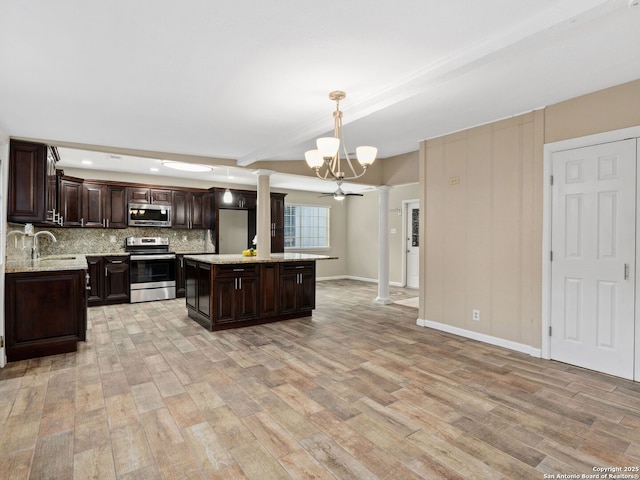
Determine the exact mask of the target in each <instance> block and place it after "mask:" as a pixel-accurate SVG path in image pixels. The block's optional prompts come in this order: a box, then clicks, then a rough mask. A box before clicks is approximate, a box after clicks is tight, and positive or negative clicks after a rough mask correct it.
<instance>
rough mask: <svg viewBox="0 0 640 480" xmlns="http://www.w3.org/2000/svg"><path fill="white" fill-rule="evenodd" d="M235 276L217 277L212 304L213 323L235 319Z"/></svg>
mask: <svg viewBox="0 0 640 480" xmlns="http://www.w3.org/2000/svg"><path fill="white" fill-rule="evenodd" d="M237 281H238V280H237V278H235V277H230V278H227V277H217V278H216V279H215V292H214V299H213V305H214V309H215V315H214V322H213V323H214V324H216V323H226V322H234V321H235V320H236V308H237V307H236V285H237Z"/></svg>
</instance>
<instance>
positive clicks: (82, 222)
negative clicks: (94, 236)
mask: <svg viewBox="0 0 640 480" xmlns="http://www.w3.org/2000/svg"><path fill="white" fill-rule="evenodd" d="M80 226H81V227H84V217H82V218H81V219H80Z"/></svg>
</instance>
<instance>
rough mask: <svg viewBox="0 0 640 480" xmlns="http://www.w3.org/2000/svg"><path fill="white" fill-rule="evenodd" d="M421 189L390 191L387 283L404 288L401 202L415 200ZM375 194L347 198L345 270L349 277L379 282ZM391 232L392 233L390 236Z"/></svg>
mask: <svg viewBox="0 0 640 480" xmlns="http://www.w3.org/2000/svg"><path fill="white" fill-rule="evenodd" d="M419 198H420V186H419V184H417V183H415V184H412V185H405V186H398V187H393V188H392V189H391V190H390V192H389V212H388V215H389V232H388V234H389V282H390V283H391V284H392V285H404V282H405V279H404V272H403V269H402V264H403V256H404V254H405V248H404V231H403V222H402V220H403V217H402V215H401V214H400V215H399V214H398V212H400V213H402V207H403V202H404V201H405V200H418V199H419ZM379 201H380V200H379V194H378V191H377V190H375V191H371V192H366V193H365V194H364V196H362V197H351V198H349V199H348V204H347V205H348V219H349V221H348V223H347V225H346V228H347V239H348V249H347V271H348V275H349V276H352V277H357V278H361V279H366V280H370V281H377V279H378V225H379V221H378V218H379ZM392 232H394V233H392Z"/></svg>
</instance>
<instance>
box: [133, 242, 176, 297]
mask: <svg viewBox="0 0 640 480" xmlns="http://www.w3.org/2000/svg"><path fill="white" fill-rule="evenodd" d="M125 250H126V251H127V252H129V253H130V256H129V265H130V272H131V274H130V282H131V303H138V302H150V301H154V300H168V299H171V298H176V254H175V253H173V252H170V251H169V239H168V238H167V237H127V239H126V243H125Z"/></svg>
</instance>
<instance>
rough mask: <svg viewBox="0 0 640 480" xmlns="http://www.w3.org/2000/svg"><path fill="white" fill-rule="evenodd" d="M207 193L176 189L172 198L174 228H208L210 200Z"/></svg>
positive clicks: (172, 223) (172, 222)
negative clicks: (208, 200)
mask: <svg viewBox="0 0 640 480" xmlns="http://www.w3.org/2000/svg"><path fill="white" fill-rule="evenodd" d="M207 195H208V194H207V193H205V192H193V191H186V190H174V191H173V193H172V198H171V205H172V212H171V214H172V216H173V218H172V219H171V227H172V228H186V229H191V228H207V223H208V211H209V208H208V206H209V202H207V201H206V199H207Z"/></svg>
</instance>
